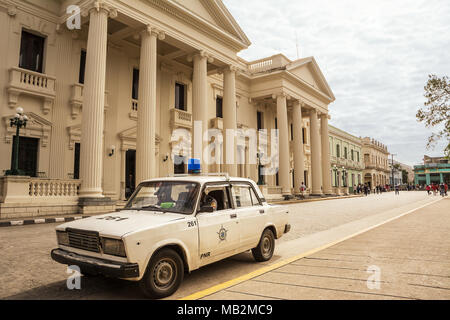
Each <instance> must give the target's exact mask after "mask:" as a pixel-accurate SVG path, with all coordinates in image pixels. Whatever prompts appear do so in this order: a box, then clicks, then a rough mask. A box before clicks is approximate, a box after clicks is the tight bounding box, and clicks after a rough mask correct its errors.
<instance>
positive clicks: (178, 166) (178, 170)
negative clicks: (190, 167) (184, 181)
mask: <svg viewBox="0 0 450 320" xmlns="http://www.w3.org/2000/svg"><path fill="white" fill-rule="evenodd" d="M185 162H186V158H185V157H183V156H175V157H174V165H173V172H174V173H175V174H184V173H186V169H185V165H184V164H185Z"/></svg>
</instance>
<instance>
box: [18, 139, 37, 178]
mask: <svg viewBox="0 0 450 320" xmlns="http://www.w3.org/2000/svg"><path fill="white" fill-rule="evenodd" d="M16 139H17V136H14V137H13V145H12V155H14V154H15V152H16V148H15V147H16V143H15V141H16ZM38 151H39V139H36V138H28V137H19V159H18V162H19V170H21V171H23V173H24V175H25V176H30V177H36V176H37V162H38ZM12 164H13V157H11V167H12Z"/></svg>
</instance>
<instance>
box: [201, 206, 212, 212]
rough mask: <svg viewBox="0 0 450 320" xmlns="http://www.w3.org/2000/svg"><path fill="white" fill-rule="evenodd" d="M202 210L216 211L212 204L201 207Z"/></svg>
mask: <svg viewBox="0 0 450 320" xmlns="http://www.w3.org/2000/svg"><path fill="white" fill-rule="evenodd" d="M200 212H207V213H211V212H214V208H213V207H211V206H203V207H201V208H200Z"/></svg>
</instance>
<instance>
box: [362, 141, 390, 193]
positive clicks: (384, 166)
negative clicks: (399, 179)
mask: <svg viewBox="0 0 450 320" xmlns="http://www.w3.org/2000/svg"><path fill="white" fill-rule="evenodd" d="M362 143H363V148H362V152H363V154H364V166H365V169H364V183H366V184H367V185H368V186H369V187H370V188H371V189H373V188H375V187H376V186H379V185H380V186H384V185H386V184H389V174H390V172H391V171H390V169H389V162H388V157H389V151H388V149H387V146H385V145H384V144H382V143H380V142H379V141H376V140H374V139H371V138H369V137H365V138H363V139H362Z"/></svg>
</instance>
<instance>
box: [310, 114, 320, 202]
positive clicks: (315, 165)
mask: <svg viewBox="0 0 450 320" xmlns="http://www.w3.org/2000/svg"><path fill="white" fill-rule="evenodd" d="M310 115H311V116H310V118H311V119H310V122H311V176H312V177H311V180H312V181H311V182H312V186H311V194H313V195H321V194H322V161H321V156H320V153H321V143H320V134H319V123H318V120H317V111H316V109H314V108H313V109H311V112H310Z"/></svg>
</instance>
